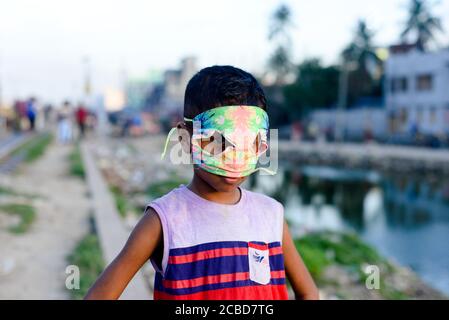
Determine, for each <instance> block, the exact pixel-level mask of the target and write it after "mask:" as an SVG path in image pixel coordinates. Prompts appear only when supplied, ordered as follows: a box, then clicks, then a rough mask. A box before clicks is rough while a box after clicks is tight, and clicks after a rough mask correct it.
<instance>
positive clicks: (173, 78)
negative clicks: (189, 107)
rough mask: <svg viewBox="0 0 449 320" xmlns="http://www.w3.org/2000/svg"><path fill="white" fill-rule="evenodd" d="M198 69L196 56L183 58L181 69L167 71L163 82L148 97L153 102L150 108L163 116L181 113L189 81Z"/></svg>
mask: <svg viewBox="0 0 449 320" xmlns="http://www.w3.org/2000/svg"><path fill="white" fill-rule="evenodd" d="M197 71H198V68H197V60H196V58H195V57H187V58H185V59H183V60H182V61H181V67H180V68H179V69H173V70H167V71H165V73H164V77H163V82H162V83H161V84H160V86H157V87H155V88H154V90H153V91H152V94H151V95H150V97H149V98H148V100H149V102H150V104H151V105H150V107H149V108H148V110H149V111H151V112H153V113H155V114H157V115H158V116H160V117H162V118H164V117H170V116H173V115H176V114H181V113H182V110H183V106H184V93H185V90H186V86H187V83H188V82H189V80H190V79H191V78H192V77H193V75H194V74H195V73H196V72H197Z"/></svg>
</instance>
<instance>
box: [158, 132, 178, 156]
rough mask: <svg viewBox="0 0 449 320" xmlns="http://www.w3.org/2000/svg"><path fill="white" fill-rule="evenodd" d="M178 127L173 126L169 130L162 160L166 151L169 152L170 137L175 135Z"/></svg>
mask: <svg viewBox="0 0 449 320" xmlns="http://www.w3.org/2000/svg"><path fill="white" fill-rule="evenodd" d="M176 129H177V128H176V127H173V128H171V129H170V131H169V132H168V135H167V139H165V145H164V151H163V152H162V154H161V160H163V159H164V157H165V153H166V152H167V147H168V142H169V141H170V137H171V136H172V135H173V132H175V131H176Z"/></svg>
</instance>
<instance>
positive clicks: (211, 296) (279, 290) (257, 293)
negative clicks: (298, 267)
mask: <svg viewBox="0 0 449 320" xmlns="http://www.w3.org/2000/svg"><path fill="white" fill-rule="evenodd" d="M154 299H155V300H288V292H287V287H286V285H285V284H283V285H255V286H244V287H235V288H226V289H215V290H207V291H202V292H198V293H193V294H184V295H171V294H168V293H165V292H161V291H157V290H155V291H154Z"/></svg>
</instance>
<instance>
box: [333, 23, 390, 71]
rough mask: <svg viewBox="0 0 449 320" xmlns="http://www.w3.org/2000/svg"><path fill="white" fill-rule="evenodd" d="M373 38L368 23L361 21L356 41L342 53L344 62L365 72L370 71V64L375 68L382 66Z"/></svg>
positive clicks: (357, 29)
mask: <svg viewBox="0 0 449 320" xmlns="http://www.w3.org/2000/svg"><path fill="white" fill-rule="evenodd" d="M373 37H374V32H373V31H372V30H370V29H369V28H368V25H367V23H366V21H365V20H363V19H361V20H359V22H358V24H357V28H356V33H355V36H354V39H353V40H352V42H351V43H350V44H349V45H348V46H347V47H346V48H345V49H344V50H343V52H342V57H343V60H344V62H346V63H353V64H356V68H357V69H358V70H360V71H363V72H367V71H369V69H370V63H371V64H372V65H374V66H375V67H379V66H381V63H382V61H381V60H380V59H379V57H378V56H377V54H376V47H375V46H374V45H373Z"/></svg>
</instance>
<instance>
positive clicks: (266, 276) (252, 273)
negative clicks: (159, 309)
mask: <svg viewBox="0 0 449 320" xmlns="http://www.w3.org/2000/svg"><path fill="white" fill-rule="evenodd" d="M248 260H249V278H250V280H252V281H254V282H257V283H260V284H268V283H269V282H270V279H271V273H270V272H271V270H270V261H269V250H268V245H267V244H265V245H260V244H254V243H251V242H249V243H248Z"/></svg>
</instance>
